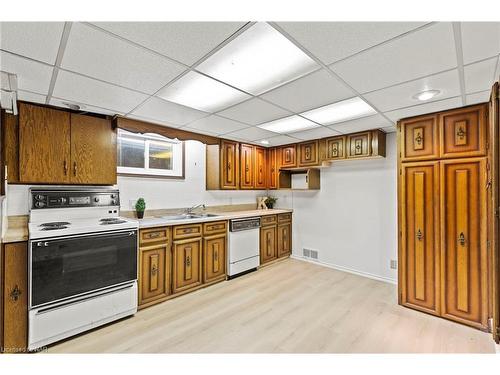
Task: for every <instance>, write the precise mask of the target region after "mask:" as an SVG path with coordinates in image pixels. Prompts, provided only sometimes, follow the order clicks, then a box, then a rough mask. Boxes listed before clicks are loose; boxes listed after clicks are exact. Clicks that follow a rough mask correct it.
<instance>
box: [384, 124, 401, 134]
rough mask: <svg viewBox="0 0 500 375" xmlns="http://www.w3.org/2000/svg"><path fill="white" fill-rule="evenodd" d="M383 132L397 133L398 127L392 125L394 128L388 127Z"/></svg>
mask: <svg viewBox="0 0 500 375" xmlns="http://www.w3.org/2000/svg"><path fill="white" fill-rule="evenodd" d="M382 130H383V131H384V132H385V133H395V132H396V131H397V129H396V125H392V126H387V127H385V128H382Z"/></svg>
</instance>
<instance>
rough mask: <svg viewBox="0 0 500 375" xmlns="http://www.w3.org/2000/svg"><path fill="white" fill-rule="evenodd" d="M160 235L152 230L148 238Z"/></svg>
mask: <svg viewBox="0 0 500 375" xmlns="http://www.w3.org/2000/svg"><path fill="white" fill-rule="evenodd" d="M160 236H161V233H160V232H153V233H150V234H149V238H156V237H160Z"/></svg>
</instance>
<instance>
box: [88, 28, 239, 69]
mask: <svg viewBox="0 0 500 375" xmlns="http://www.w3.org/2000/svg"><path fill="white" fill-rule="evenodd" d="M245 23H246V22H96V23H94V24H95V25H97V26H99V27H101V28H103V29H105V30H107V31H109V32H112V33H114V34H116V35H119V36H121V37H123V38H126V39H128V40H131V41H133V42H135V43H138V44H140V45H142V46H144V47H147V48H149V49H152V50H154V51H156V52H158V53H161V54H163V55H165V56H168V57H170V58H172V59H175V60H177V61H180V62H182V63H184V64H187V65H192V64H194V63H195V62H196V61H197V60H199V59H200V58H201V57H203V56H204V55H206V54H207V53H208V52H210V51H211V50H212V49H214V48H215V47H217V46H218V45H219V44H220V43H221V42H223V41H224V40H225V39H227V38H228V37H229V36H231V35H232V34H233V33H234V32H236V31H237V30H238V29H239V28H241V27H242V26H243V25H245Z"/></svg>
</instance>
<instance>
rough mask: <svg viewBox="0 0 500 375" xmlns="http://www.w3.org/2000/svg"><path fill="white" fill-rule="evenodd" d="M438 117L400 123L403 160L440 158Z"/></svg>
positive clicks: (418, 118) (412, 119) (426, 117)
mask: <svg viewBox="0 0 500 375" xmlns="http://www.w3.org/2000/svg"><path fill="white" fill-rule="evenodd" d="M437 123H438V119H437V116H436V115H430V116H420V117H417V118H411V119H407V120H402V121H400V127H399V128H400V132H401V143H400V147H401V160H402V161H417V160H432V159H437V158H438V157H439V132H438V124H437Z"/></svg>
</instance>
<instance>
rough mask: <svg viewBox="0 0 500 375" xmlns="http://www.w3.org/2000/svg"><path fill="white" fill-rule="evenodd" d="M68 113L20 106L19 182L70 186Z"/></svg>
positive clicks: (27, 105) (69, 127)
mask: <svg viewBox="0 0 500 375" xmlns="http://www.w3.org/2000/svg"><path fill="white" fill-rule="evenodd" d="M70 153H71V122H70V114H69V112H65V111H59V110H56V109H52V108H46V107H40V106H36V105H31V104H26V103H19V180H20V182H25V183H49V184H50V183H62V184H67V183H69V182H70V163H71V155H70Z"/></svg>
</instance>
